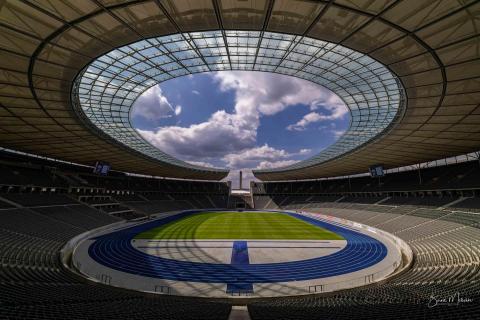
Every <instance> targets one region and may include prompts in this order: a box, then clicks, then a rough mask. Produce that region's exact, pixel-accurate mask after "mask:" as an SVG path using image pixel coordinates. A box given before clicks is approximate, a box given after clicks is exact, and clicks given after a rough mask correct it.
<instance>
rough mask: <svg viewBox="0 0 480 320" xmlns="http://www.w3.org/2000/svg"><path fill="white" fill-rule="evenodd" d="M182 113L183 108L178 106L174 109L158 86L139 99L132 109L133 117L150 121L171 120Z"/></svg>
mask: <svg viewBox="0 0 480 320" xmlns="http://www.w3.org/2000/svg"><path fill="white" fill-rule="evenodd" d="M181 112H182V107H181V106H176V107H175V108H174V107H173V106H172V104H171V103H170V102H169V101H168V99H167V97H165V96H164V95H163V92H162V89H161V88H160V87H159V86H158V85H157V86H153V87H152V88H150V89H148V90H147V91H145V92H144V93H143V94H142V95H141V96H140V97H138V99H137V101H135V104H134V106H133V109H132V115H133V116H137V117H142V118H144V119H146V120H150V121H154V120H160V119H164V118H171V117H173V116H174V115H179V114H180V113H181Z"/></svg>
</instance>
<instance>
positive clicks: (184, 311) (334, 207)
mask: <svg viewBox="0 0 480 320" xmlns="http://www.w3.org/2000/svg"><path fill="white" fill-rule="evenodd" d="M7 160H8V159H7ZM10 160H11V159H10ZM19 165H20V169H17V168H18V167H19ZM44 165H45V163H44V162H39V163H37V162H35V161H31V159H30V161H29V162H28V164H27V163H21V161H15V162H10V163H9V162H8V161H4V162H3V164H2V171H4V172H6V173H7V174H6V175H5V177H8V179H3V176H2V179H1V180H0V254H1V268H0V285H1V287H2V294H1V295H0V318H1V317H5V318H7V319H67V318H68V319H91V318H101V319H119V318H131V319H154V318H155V319H158V318H165V319H226V318H227V317H228V314H229V311H230V305H229V304H228V303H223V302H213V301H208V302H207V301H205V300H198V299H193V298H180V297H174V296H161V297H151V296H146V295H143V294H140V293H132V292H129V291H123V290H120V289H115V288H111V287H108V286H104V285H101V284H92V283H89V282H86V281H85V280H84V279H83V278H81V277H78V276H77V275H75V274H73V273H71V272H70V271H68V270H67V269H65V268H64V266H63V265H62V263H61V262H60V258H59V257H60V256H59V251H60V249H61V248H62V246H63V245H64V244H65V242H66V241H68V240H69V239H71V238H73V237H75V236H76V235H78V234H80V233H83V232H85V231H87V230H91V229H93V228H97V227H101V226H104V225H108V224H111V223H115V222H118V221H121V220H122V219H134V218H138V217H144V216H145V215H149V214H162V213H164V212H168V211H178V210H185V209H195V208H225V207H227V206H228V204H229V194H228V192H229V189H228V187H227V186H225V185H224V184H222V183H217V184H215V183H211V182H193V181H181V182H178V183H177V181H173V180H165V179H162V180H159V179H153V178H144V177H131V176H126V175H124V174H121V173H115V172H114V173H112V176H109V177H102V176H94V175H93V174H91V173H90V172H88V170H87V169H85V168H77V167H74V166H73V165H67V164H63V165H62V166H60V167H59V168H58V169H57V170H55V171H54V172H55V173H53V172H52V171H49V170H48V169H47V168H46V167H45V166H44ZM475 165H478V164H477V163H475V162H474V163H463V164H458V165H451V166H448V170H445V169H446V168H443V169H439V168H428V169H425V171H424V172H422V173H421V174H423V177H424V180H423V182H422V185H421V186H419V185H418V184H416V185H415V184H414V183H413V182H412V181H411V179H413V177H415V178H418V172H409V173H398V174H392V175H391V176H390V177H388V176H387V177H384V178H382V179H383V180H384V181H383V182H382V183H381V184H378V180H376V179H372V178H370V177H360V178H355V179H350V181H347V180H345V179H344V180H342V179H338V180H325V181H316V182H315V181H302V182H291V183H256V184H255V185H253V188H252V191H253V201H254V205H255V207H256V208H268V209H277V208H281V209H291V210H308V211H311V212H321V213H324V214H328V215H332V216H336V217H339V218H345V219H349V220H353V221H357V222H360V223H364V224H367V225H371V226H375V227H377V228H380V229H383V230H385V231H388V232H390V233H393V234H395V235H396V236H398V237H400V238H402V239H404V240H405V241H407V242H408V244H409V245H410V246H411V248H412V250H413V251H414V256H415V259H414V263H413V265H412V267H411V268H410V269H409V270H408V271H406V272H404V273H403V274H401V275H399V276H396V277H395V278H393V279H391V280H389V281H388V282H382V283H378V284H372V285H368V286H365V287H361V288H355V289H349V290H345V291H342V292H337V293H333V294H330V295H328V294H327V295H322V296H308V297H291V298H275V299H271V300H268V301H259V302H254V303H250V304H249V305H248V310H249V313H250V316H251V318H252V319H318V318H322V319H391V318H395V319H434V318H443V319H457V318H467V319H468V318H471V319H476V318H477V317H476V316H477V315H478V314H479V313H480V307H479V304H478V303H475V302H478V299H479V298H480V297H479V293H478V292H479V289H480V279H479V274H480V258H479V257H480V239H479V236H478V235H479V229H480V216H479V215H476V214H472V213H470V212H480V210H479V209H480V201H479V199H480V198H479V193H478V187H479V185H478V184H479V181H480V180H475V178H471V177H469V176H468V175H473V177H476V175H478V168H476V167H475ZM15 172H16V173H15ZM30 175H32V176H37V178H35V179H32V180H31V182H33V183H30V182H28V183H27V182H26V181H25V179H23V177H24V176H26V177H28V176H30ZM22 179H23V180H22ZM465 181H467V182H468V183H467V185H468V186H469V188H470V189H469V188H462V189H461V190H458V189H456V187H457V186H459V185H462V186H463V183H464V182H465ZM424 187H425V188H426V187H428V188H433V189H428V190H426V189H422V188H424ZM435 188H436V189H435ZM326 191H328V192H326ZM457 293H459V295H460V298H465V299H473V301H475V302H473V303H471V302H468V301H467V302H461V303H459V305H458V306H440V305H439V306H435V307H433V308H429V307H428V303H429V302H430V303H431V301H430V300H431V299H430V296H431V295H434V296H436V297H438V298H439V299H440V298H443V297H450V296H455V294H457Z"/></svg>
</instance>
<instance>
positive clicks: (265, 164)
mask: <svg viewBox="0 0 480 320" xmlns="http://www.w3.org/2000/svg"><path fill="white" fill-rule="evenodd" d="M298 161H299V160H279V161H262V162H260V164H259V165H258V167H257V169H272V168H279V167H285V166H289V165H292V164H294V163H297V162H298Z"/></svg>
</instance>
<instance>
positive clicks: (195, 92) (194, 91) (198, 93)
mask: <svg viewBox="0 0 480 320" xmlns="http://www.w3.org/2000/svg"><path fill="white" fill-rule="evenodd" d="M192 93H193V94H196V95H200V92H198V91H197V90H192Z"/></svg>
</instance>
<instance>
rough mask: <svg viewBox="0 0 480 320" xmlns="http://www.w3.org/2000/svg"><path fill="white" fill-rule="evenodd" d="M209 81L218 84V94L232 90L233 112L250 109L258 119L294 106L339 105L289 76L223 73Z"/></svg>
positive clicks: (318, 88)
mask: <svg viewBox="0 0 480 320" xmlns="http://www.w3.org/2000/svg"><path fill="white" fill-rule="evenodd" d="M213 78H214V79H215V80H216V81H217V82H218V83H219V84H220V89H221V90H223V91H228V90H235V100H236V105H235V108H236V110H240V111H248V110H250V109H252V108H253V109H254V110H255V111H256V112H258V113H260V114H262V115H273V114H276V113H278V112H280V111H283V110H285V109H286V108H287V107H289V106H293V105H297V104H305V105H309V106H311V108H315V107H316V106H317V105H318V104H319V103H327V102H329V101H330V100H332V101H335V100H338V101H335V102H336V103H337V102H340V103H342V102H341V100H340V99H338V98H337V97H336V95H335V94H333V93H332V92H331V91H330V90H328V89H326V88H324V87H321V86H318V85H316V84H314V83H312V82H310V81H307V80H302V79H299V78H295V77H290V76H283V75H276V74H272V73H266V72H242V71H223V72H217V73H214V74H213ZM332 97H333V98H332Z"/></svg>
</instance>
